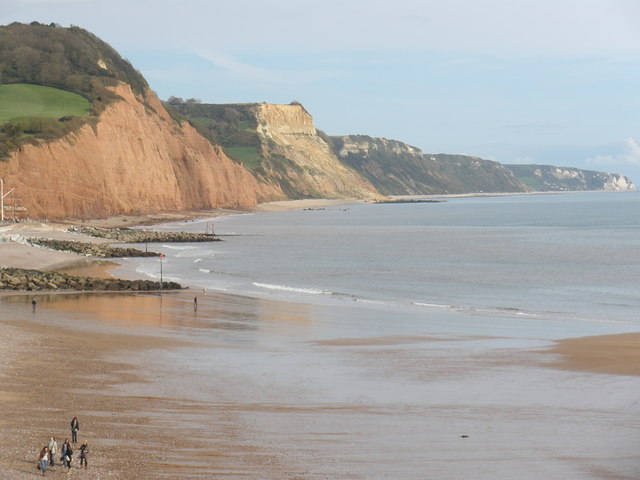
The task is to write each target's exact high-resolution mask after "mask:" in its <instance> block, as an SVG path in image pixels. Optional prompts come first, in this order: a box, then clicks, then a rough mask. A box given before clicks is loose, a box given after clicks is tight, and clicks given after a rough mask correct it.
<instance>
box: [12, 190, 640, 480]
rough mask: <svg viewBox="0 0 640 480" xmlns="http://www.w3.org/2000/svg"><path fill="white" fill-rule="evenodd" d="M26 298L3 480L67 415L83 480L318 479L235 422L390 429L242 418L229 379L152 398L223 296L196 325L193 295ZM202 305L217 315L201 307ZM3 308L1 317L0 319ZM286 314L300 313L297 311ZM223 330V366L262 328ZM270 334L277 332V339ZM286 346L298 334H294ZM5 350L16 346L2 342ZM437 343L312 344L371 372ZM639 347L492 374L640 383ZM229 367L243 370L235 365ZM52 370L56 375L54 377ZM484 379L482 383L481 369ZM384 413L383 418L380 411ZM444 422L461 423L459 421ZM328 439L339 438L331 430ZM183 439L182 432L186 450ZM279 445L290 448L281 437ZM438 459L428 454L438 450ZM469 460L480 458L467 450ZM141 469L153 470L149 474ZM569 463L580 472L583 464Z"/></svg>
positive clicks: (542, 356) (603, 344)
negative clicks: (75, 422) (243, 338)
mask: <svg viewBox="0 0 640 480" xmlns="http://www.w3.org/2000/svg"><path fill="white" fill-rule="evenodd" d="M275 203H276V204H275V205H267V206H264V207H263V208H265V209H275V211H278V209H286V210H290V209H295V208H322V207H324V206H337V205H344V203H336V202H331V201H328V203H325V202H322V201H314V202H309V201H300V202H292V203H290V202H286V204H285V205H282V204H280V203H279V202H275ZM260 211H267V210H260ZM181 220H183V219H181ZM185 221H186V220H185ZM76 238H77V237H76ZM18 245H20V244H18ZM22 247H25V246H24V245H22ZM2 248H3V244H0V258H3V261H4V258H5V255H4V251H3V250H2ZM25 248H31V249H33V251H32V254H31V255H28V256H29V257H31V256H34V259H29V261H30V262H33V263H34V264H37V263H38V262H41V264H42V265H44V266H45V267H46V268H49V269H65V268H66V269H69V270H71V271H76V272H82V271H84V272H90V271H98V272H100V271H101V272H102V273H103V274H105V275H109V273H108V270H109V269H110V268H113V267H111V266H109V264H112V265H115V264H114V263H113V262H105V264H102V263H93V262H95V260H88V259H84V258H83V257H79V256H78V255H73V254H63V255H64V259H63V258H62V257H60V256H58V255H57V254H61V253H62V252H55V251H50V250H45V249H41V248H36V247H25ZM36 250H38V252H35V251H36ZM6 251H9V250H6ZM11 255H14V256H15V257H16V258H15V261H16V262H19V261H26V260H27V259H26V258H25V257H26V254H25V250H24V249H19V250H16V251H14V252H13V253H12V254H11ZM11 255H10V256H11ZM98 262H102V261H98ZM31 268H37V267H31ZM31 295H33V294H32V293H30V292H21V293H15V292H6V293H4V294H3V295H2V296H1V297H2V298H0V302H5V303H4V304H3V309H2V310H3V312H4V313H3V314H2V315H0V337H1V338H2V340H3V341H2V342H0V343H1V344H2V345H3V347H2V348H0V376H2V382H3V387H2V388H1V389H0V390H2V391H1V392H0V406H1V407H2V408H3V410H4V411H5V414H4V416H3V418H2V419H1V420H0V425H2V427H3V428H2V429H0V430H2V433H1V434H0V444H2V448H1V449H0V452H2V454H1V455H0V479H1V480H4V479H5V478H7V479H9V478H10V479H19V480H20V479H22V478H31V476H32V475H33V474H34V473H36V471H35V468H34V466H35V461H34V460H32V458H35V455H36V453H37V450H38V449H39V447H41V446H42V445H41V444H43V442H45V441H46V439H47V438H48V436H49V435H50V434H55V435H57V436H58V435H60V436H62V437H64V436H65V435H66V431H67V428H68V420H69V419H70V418H67V417H69V416H70V415H69V414H71V416H73V415H74V414H75V413H76V412H77V413H79V417H80V418H81V419H82V421H83V429H82V431H81V436H80V440H81V441H82V439H83V438H88V439H89V441H90V445H91V446H92V448H93V450H92V456H91V458H90V469H89V470H88V471H86V472H82V475H83V477H85V478H88V479H90V480H91V479H98V478H105V477H108V478H123V479H126V478H140V479H145V478H157V477H158V476H170V477H175V478H194V479H195V478H202V474H203V472H207V473H210V475H211V476H216V478H227V477H230V478H246V479H249V478H251V479H254V478H260V477H261V476H262V477H264V478H271V479H283V480H284V479H288V478H316V477H314V476H313V472H311V473H309V472H308V471H307V470H305V469H303V468H302V467H301V466H300V465H296V464H295V461H294V462H293V463H292V464H289V463H287V461H288V457H287V456H286V455H284V456H283V455H279V453H278V451H277V449H276V446H273V447H272V446H271V445H269V442H268V439H267V440H264V442H263V443H260V439H254V440H247V436H248V437H249V438H252V435H254V433H253V432H252V431H251V430H249V428H250V427H251V423H250V422H249V423H247V421H246V418H244V419H243V418H239V415H240V414H243V415H249V417H251V415H255V414H259V415H262V416H267V417H284V416H290V417H291V419H292V420H291V421H293V422H294V423H295V422H296V421H299V418H300V417H301V416H303V415H305V414H306V413H307V412H310V415H311V416H312V417H313V418H318V419H321V420H320V421H319V423H322V420H323V419H324V418H325V416H329V415H334V413H333V411H334V410H335V411H342V410H344V411H345V415H347V413H346V412H347V411H348V412H353V413H349V414H353V415H356V416H358V417H360V416H362V417H363V418H364V417H365V416H366V415H368V414H371V413H370V412H371V411H372V410H373V411H374V414H373V416H374V417H375V418H376V419H378V418H381V419H384V418H385V417H386V416H387V415H389V416H391V415H390V414H388V413H386V412H384V413H383V412H378V411H377V410H376V409H375V408H374V406H371V405H364V406H363V405H342V404H340V405H337V406H335V407H334V406H331V405H330V406H329V407H326V406H325V407H323V406H322V405H321V404H320V403H319V404H318V405H316V404H312V405H309V404H303V405H299V404H298V403H297V400H296V397H295V396H293V397H291V398H286V399H285V401H284V404H283V405H279V404H277V403H270V402H269V400H263V399H262V398H258V399H254V398H252V397H251V398H248V399H247V400H246V402H247V403H246V404H238V403H237V402H235V401H234V400H233V397H229V396H227V392H226V389H227V388H228V387H229V385H228V383H227V382H228V381H229V378H228V377H226V376H224V375H220V374H219V372H217V373H215V374H214V373H213V372H212V373H211V374H210V376H207V377H206V378H207V381H208V382H211V384H212V385H216V387H215V389H214V390H215V393H216V396H215V401H211V402H198V401H194V399H193V398H191V397H188V395H187V394H186V393H184V392H183V391H182V390H180V389H177V390H173V391H169V390H164V389H163V385H161V384H162V383H166V384H167V385H169V384H170V383H171V382H169V381H165V382H163V378H165V377H164V376H165V375H171V373H170V372H171V370H166V369H165V368H166V366H165V365H163V364H162V363H161V362H158V361H157V359H158V357H160V356H163V355H167V354H169V355H172V354H175V355H182V354H184V355H185V357H186V358H193V359H194V361H197V360H198V356H197V355H195V354H193V353H191V352H194V351H197V350H198V348H199V346H198V345H197V344H196V343H190V342H188V341H183V340H181V339H179V338H177V336H176V335H173V334H172V333H171V332H175V331H179V330H181V329H185V330H188V329H191V328H194V327H199V326H201V322H205V321H209V320H210V319H216V320H217V319H218V318H221V313H220V312H221V310H222V309H223V307H222V306H223V305H225V304H226V303H227V300H225V299H228V298H229V296H230V295H229V294H210V296H209V295H207V297H205V298H202V303H201V304H200V308H201V311H200V313H199V314H198V315H196V312H195V311H194V310H193V308H192V301H191V300H192V295H193V293H189V292H182V293H171V294H165V295H164V296H163V297H160V296H158V295H157V294H153V293H149V294H122V293H113V294H105V293H103V292H93V293H83V294H76V293H55V294H47V293H41V294H39V295H41V296H42V301H40V300H39V302H38V311H37V312H35V313H32V312H31V307H30V305H29V301H30V296H31ZM54 297H55V298H54ZM207 301H210V302H212V305H207V303H206V302H207ZM6 302H8V303H6ZM247 302H252V300H247ZM256 303H259V304H260V305H259V308H258V309H259V310H260V314H261V315H262V316H264V318H268V319H269V324H267V325H265V326H263V327H262V328H267V329H268V328H273V327H272V326H271V325H272V323H271V322H274V321H275V319H277V317H278V315H277V314H276V313H274V312H277V310H276V309H275V307H274V306H273V305H272V304H271V303H270V302H264V301H261V302H256ZM5 307H9V308H8V310H7V308H5ZM291 308H296V309H297V308H301V309H303V307H299V306H293V307H291ZM158 311H159V312H160V314H159V315H156V314H155V313H154V312H158ZM150 312H151V313H150ZM241 312H244V310H241ZM234 314H235V313H234ZM222 318H224V317H222ZM292 318H295V316H294V317H292ZM229 323H230V325H229V326H228V331H227V330H225V328H227V327H225V326H223V325H222V324H221V325H220V326H217V327H216V328H215V329H213V330H212V333H213V334H212V337H214V338H219V339H220V340H217V339H216V340H214V342H215V343H214V347H213V348H215V349H219V350H220V352H221V353H218V355H222V356H224V355H225V354H226V352H229V355H231V356H233V350H232V349H231V348H230V347H229V346H227V345H224V344H223V341H222V338H223V336H224V334H225V333H228V332H231V335H235V332H236V331H242V329H251V328H256V329H257V330H259V329H260V328H261V327H260V326H257V327H255V326H254V325H253V324H252V323H251V321H247V322H246V323H241V324H236V325H233V324H231V322H229ZM291 324H292V325H294V324H295V322H291ZM278 327H279V328H282V327H281V326H280V325H278ZM237 329H239V330H237ZM293 332H294V333H297V331H296V330H295V329H294V330H293ZM363 335H366V334H363ZM9 338H11V341H7V339H9ZM438 340H439V339H438V338H436V337H433V338H428V337H424V338H419V337H415V338H413V337H412V338H391V339H388V338H383V339H380V338H373V339H372V338H369V337H368V338H365V339H363V340H360V341H354V340H353V339H348V340H340V339H338V340H335V339H334V340H327V341H320V342H317V343H316V344H314V346H316V347H317V348H325V349H329V350H331V349H333V351H334V352H340V353H339V354H342V352H343V351H349V352H355V353H356V354H358V352H359V351H364V350H365V349H367V348H371V353H369V354H368V355H370V358H369V359H368V360H367V363H369V362H371V363H374V362H375V359H376V358H377V356H378V355H377V352H378V349H384V351H385V352H387V354H389V355H391V354H393V353H394V351H396V350H397V351H399V352H400V351H401V350H402V349H404V348H406V346H407V345H412V344H415V345H421V344H423V343H425V342H430V341H434V342H435V341H438ZM449 340H450V339H447V338H445V339H444V341H449ZM217 342H219V343H217ZM398 345H402V348H393V347H397V346H398ZM639 345H640V333H630V334H622V335H604V336H598V337H580V338H575V339H566V340H559V341H557V342H555V345H554V346H552V347H550V348H548V349H546V350H538V351H535V352H534V354H533V355H528V354H527V353H529V352H524V351H523V350H520V351H518V352H509V353H506V354H504V357H501V361H502V362H503V364H504V365H508V366H509V368H516V369H517V368H520V369H522V371H523V372H530V371H531V369H532V368H538V367H540V366H542V367H544V368H543V369H540V370H549V371H550V372H553V371H571V372H584V373H580V378H586V377H588V376H589V375H591V374H598V377H600V376H609V375H625V376H638V375H640V372H639V368H638V365H640V361H639V360H640V354H639V352H640V348H638V346H639ZM239 350H240V351H241V353H242V355H246V356H247V357H249V358H251V357H252V355H254V353H255V350H256V345H254V344H253V343H249V344H246V345H244V344H243V345H242V347H241V348H240V349H239ZM235 358H236V360H238V359H239V360H242V358H243V357H235ZM456 361H458V360H455V359H454V360H453V362H456ZM487 361H488V362H491V361H492V360H490V359H488V360H487ZM51 364H53V365H55V366H56V368H53V369H50V368H49V365H51ZM487 365H488V364H487ZM548 367H550V368H548ZM629 367H631V368H629ZM193 368H195V367H193ZM251 368H255V369H257V370H259V369H260V368H261V366H260V365H253V366H252V367H251ZM264 368H265V369H266V368H268V366H267V367H264ZM458 368H459V367H458ZM483 368H487V370H488V367H487V366H485V367H483ZM462 371H463V369H460V370H455V368H454V369H453V370H445V371H443V372H441V373H437V374H436V376H437V375H442V377H443V380H444V381H445V383H446V380H447V378H448V376H450V375H451V374H452V372H453V373H456V372H457V373H458V374H460V373H462ZM190 373H191V368H188V369H187V370H186V371H185V374H190ZM601 374H606V375H601ZM267 375H268V374H267ZM549 375H553V373H552V374H549ZM543 376H544V374H543ZM563 378H565V377H563ZM567 378H570V377H567ZM612 383H613V381H612ZM212 388H214V387H212ZM263 393H264V392H263ZM460 393H461V394H464V393H463V392H460ZM269 398H273V397H269ZM288 402H290V403H288ZM446 408H447V407H445V406H444V405H437V406H436V407H435V408H434V411H433V412H430V415H431V416H433V418H434V422H435V421H436V420H435V418H436V417H437V416H439V414H440V412H441V411H444V410H445V409H446ZM496 408H497V407H496ZM384 409H386V407H385V408H383V409H381V410H384ZM247 412H249V413H248V414H247ZM463 412H466V414H467V416H468V417H473V418H482V416H483V415H485V414H484V413H480V412H479V411H478V412H474V411H473V410H464V411H463ZM396 413H397V412H396ZM455 413H456V415H457V414H458V412H455ZM523 413H524V410H523V411H518V410H517V409H516V408H514V409H513V411H511V412H507V413H506V414H505V415H506V417H507V419H508V422H506V425H509V423H510V422H511V415H514V416H516V417H517V416H518V415H519V414H523ZM527 414H529V412H527ZM211 416H212V417H213V418H214V420H210V423H205V427H201V426H200V421H201V419H203V418H209V417H211ZM338 418H340V417H339V415H338ZM453 418H454V419H456V420H455V421H458V420H457V417H455V416H454V417H453ZM474 421H475V420H474ZM287 422H289V419H287ZM287 425H289V423H287ZM333 426H334V428H335V424H334V425H333ZM376 428H377V427H376ZM496 429H497V430H498V427H496ZM185 430H186V431H187V432H188V434H187V435H186V436H185V435H184V433H185ZM204 430H207V431H206V432H205V431H204ZM282 435H283V436H286V435H287V432H286V431H285V432H283V433H282ZM341 435H343V436H346V435H348V433H347V432H344V433H342V434H341ZM476 435H477V433H476V432H473V434H472V438H476ZM278 438H279V437H278ZM327 438H332V437H330V436H328V437H327ZM515 439H516V437H513V440H515ZM252 441H254V442H255V443H251V442H252ZM325 441H326V442H327V443H329V441H328V440H325V439H324V438H322V437H321V438H320V440H319V441H318V443H322V442H325ZM343 441H344V440H343V437H340V436H338V439H337V442H338V443H340V442H343ZM59 443H61V442H59ZM472 445H473V444H472ZM305 447H307V448H311V447H308V446H305ZM433 447H434V448H436V446H435V445H433ZM473 448H478V447H477V446H476V445H473ZM452 451H455V450H452ZM465 451H466V450H465ZM149 455H151V456H152V458H151V459H150V460H149V459H148V456H149ZM294 456H295V455H294ZM76 461H77V458H76ZM436 461H437V459H436ZM572 461H573V462H575V463H580V462H581V461H582V460H581V459H577V460H576V459H574V460H572ZM436 466H437V465H436ZM60 470H61V468H59V467H58V468H57V469H55V470H54V471H53V472H51V473H49V472H47V474H48V476H53V477H54V478H61V477H62V476H63V474H62V472H61V471H60ZM346 471H347V470H346V469H345V472H346ZM446 471H447V470H446V469H443V470H442V472H446ZM213 472H215V473H213ZM436 473H437V472H436ZM400 477H402V475H400ZM400 477H398V478H400ZM335 478H340V477H335ZM349 478H360V477H353V476H350V477H349ZM363 478H364V477H363ZM403 478H410V477H409V476H406V477H403ZM483 478H484V477H483ZM495 478H502V477H495ZM589 478H592V477H589ZM603 478H607V477H603ZM611 478H614V477H611Z"/></svg>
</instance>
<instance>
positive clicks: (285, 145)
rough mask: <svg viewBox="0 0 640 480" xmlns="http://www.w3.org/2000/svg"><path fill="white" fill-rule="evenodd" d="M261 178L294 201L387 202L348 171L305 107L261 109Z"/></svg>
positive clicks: (285, 106)
mask: <svg viewBox="0 0 640 480" xmlns="http://www.w3.org/2000/svg"><path fill="white" fill-rule="evenodd" d="M255 111H256V117H257V120H258V127H257V132H258V136H259V137H260V142H261V157H262V162H261V168H260V170H261V173H260V172H254V174H257V175H263V178H265V181H269V182H273V183H275V184H276V185H277V186H279V187H280V188H281V189H282V191H283V192H284V193H285V194H286V195H287V197H288V198H359V199H366V200H374V199H380V198H382V197H381V195H380V194H379V193H378V192H377V191H376V189H375V187H373V186H372V185H371V184H370V183H369V182H368V181H367V180H366V179H364V178H363V177H362V176H360V175H359V174H358V173H356V172H354V171H353V170H352V169H351V168H349V167H347V166H345V165H344V164H343V163H342V162H341V161H340V160H339V159H338V157H337V156H336V155H335V153H334V152H333V149H332V148H331V146H330V145H329V144H328V143H327V142H326V141H325V140H323V139H322V138H321V137H320V136H319V135H318V133H317V131H316V129H315V127H314V125H313V119H312V117H311V115H309V114H308V113H307V111H306V110H305V109H304V108H303V107H302V106H301V105H269V104H259V105H256V106H255Z"/></svg>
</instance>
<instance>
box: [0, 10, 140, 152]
mask: <svg viewBox="0 0 640 480" xmlns="http://www.w3.org/2000/svg"><path fill="white" fill-rule="evenodd" d="M118 82H125V83H128V84H129V85H130V86H131V88H132V90H133V91H134V92H135V93H137V94H144V93H145V92H146V91H147V89H148V84H147V82H146V80H145V79H144V78H143V77H142V75H141V74H140V73H139V72H138V71H137V70H135V69H134V68H133V67H132V66H131V64H130V63H129V62H128V61H127V60H125V59H123V58H122V57H121V56H120V55H119V54H118V53H117V52H116V51H115V50H114V49H113V48H112V47H111V46H109V45H108V44H107V43H105V42H103V41H102V40H100V39H99V38H98V37H96V36H95V35H93V34H92V33H90V32H88V31H86V30H84V29H82V28H79V27H73V26H72V27H69V28H62V27H60V26H57V25H55V24H51V25H43V24H40V23H38V22H33V23H31V24H29V25H26V24H21V23H12V24H11V25H6V26H0V84H1V85H2V87H3V93H2V97H1V98H0V109H1V110H2V112H1V113H0V158H2V157H5V156H7V155H8V153H9V152H10V151H11V150H13V149H15V148H18V147H19V146H20V145H21V144H22V143H24V142H37V141H38V140H52V139H55V138H59V137H61V136H63V135H65V134H67V133H69V132H71V131H74V130H75V129H77V128H79V127H80V126H81V125H83V124H84V123H87V122H91V121H96V118H97V116H98V115H99V114H100V113H101V112H102V111H103V110H104V108H105V107H106V106H107V105H108V104H109V103H111V102H113V101H115V100H117V99H118V98H119V97H118V96H117V95H116V94H115V93H113V92H111V91H110V90H109V88H108V87H112V86H115V85H116V84H117V83H118ZM37 86H41V87H45V86H46V87H52V90H49V91H47V92H46V93H45V91H44V90H38V89H37V88H36V87H37ZM8 87H13V88H14V89H12V88H8ZM7 88H8V89H7ZM55 89H57V90H55ZM62 91H65V92H62ZM69 92H71V93H69ZM65 93H67V94H68V95H65ZM72 94H75V96H74V95H72ZM38 96H40V98H38ZM80 97H82V98H80ZM83 100H84V101H83ZM87 114H90V115H87ZM80 117H81V118H80Z"/></svg>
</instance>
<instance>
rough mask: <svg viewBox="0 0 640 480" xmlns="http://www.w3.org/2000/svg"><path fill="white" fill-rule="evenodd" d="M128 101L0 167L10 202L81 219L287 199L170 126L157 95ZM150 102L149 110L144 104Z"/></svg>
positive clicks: (184, 128)
mask: <svg viewBox="0 0 640 480" xmlns="http://www.w3.org/2000/svg"><path fill="white" fill-rule="evenodd" d="M114 91H115V93H117V94H118V95H119V96H120V97H121V99H122V100H120V101H117V102H115V103H113V104H111V105H110V106H108V107H107V109H106V110H105V111H104V112H103V113H102V114H101V115H100V119H99V120H100V121H99V123H98V124H97V126H96V127H94V128H92V127H91V126H89V125H85V126H84V127H82V128H81V129H80V130H79V131H78V132H76V133H74V134H72V135H69V136H67V137H65V138H63V139H60V140H57V141H52V142H47V143H43V144H40V145H37V146H35V145H28V146H24V147H23V148H21V149H20V150H19V151H16V152H14V153H13V154H12V155H11V156H10V158H9V159H8V160H7V161H0V177H2V178H4V182H5V191H8V190H9V189H10V188H15V197H11V196H9V197H7V198H6V199H5V202H6V203H7V204H13V198H15V203H17V204H18V205H20V206H22V207H24V208H26V212H25V213H22V215H21V216H27V217H30V218H65V217H71V218H82V217H99V216H105V215H114V214H127V213H150V212H158V211H174V210H188V209H204V208H243V207H251V206H253V205H255V204H256V203H258V202H261V201H268V200H272V199H279V198H282V192H281V191H280V190H279V189H278V188H277V187H273V186H268V185H264V184H259V183H258V182H257V181H256V180H255V178H254V177H253V176H252V175H251V174H250V173H249V171H248V170H246V169H245V168H244V167H243V166H242V165H238V164H236V163H234V162H233V161H231V160H230V159H229V158H228V157H227V156H226V155H225V154H224V153H223V152H222V151H221V149H220V148H218V147H215V146H212V145H211V143H209V142H208V141H207V140H206V139H204V138H203V137H202V136H201V135H200V134H199V133H197V132H196V131H195V130H194V129H193V128H192V127H191V126H189V125H188V124H187V123H186V122H183V123H182V124H178V123H176V122H175V121H174V120H172V119H171V117H170V116H169V114H168V113H167V111H166V110H165V108H164V107H163V105H162V104H161V102H160V101H159V100H158V99H157V98H156V97H155V95H154V94H153V93H151V92H147V94H146V97H145V99H142V98H140V97H136V96H135V95H134V94H133V92H132V91H131V89H130V87H129V86H128V85H126V84H120V85H119V86H118V87H116V88H115V89H114ZM143 100H146V105H145V104H144V103H143Z"/></svg>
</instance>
